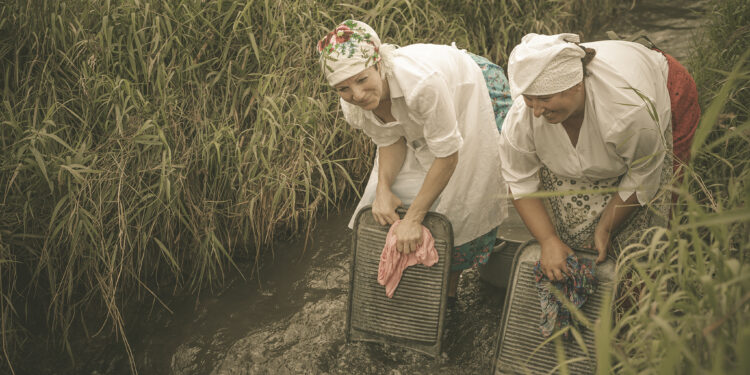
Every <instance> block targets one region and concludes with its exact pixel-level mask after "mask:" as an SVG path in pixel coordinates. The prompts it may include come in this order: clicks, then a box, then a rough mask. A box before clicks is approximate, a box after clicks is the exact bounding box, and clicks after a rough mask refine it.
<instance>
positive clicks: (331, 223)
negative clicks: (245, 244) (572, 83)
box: [29, 0, 710, 375]
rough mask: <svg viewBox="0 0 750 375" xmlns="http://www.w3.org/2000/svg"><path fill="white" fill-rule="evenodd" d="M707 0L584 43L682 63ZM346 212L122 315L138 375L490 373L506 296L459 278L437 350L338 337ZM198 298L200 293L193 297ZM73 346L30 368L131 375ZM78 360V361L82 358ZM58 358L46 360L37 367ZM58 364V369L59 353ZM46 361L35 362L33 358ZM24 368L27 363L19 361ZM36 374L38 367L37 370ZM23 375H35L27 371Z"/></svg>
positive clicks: (650, 9) (636, 20)
mask: <svg viewBox="0 0 750 375" xmlns="http://www.w3.org/2000/svg"><path fill="white" fill-rule="evenodd" d="M709 6H710V1H708V0H701V1H686V0H673V1H668V2H661V1H658V0H651V1H637V3H636V7H635V8H634V9H633V10H632V11H630V12H626V13H624V14H623V15H621V16H620V17H618V18H617V20H616V21H615V22H612V23H610V24H608V25H605V26H604V27H602V30H601V31H599V32H597V33H595V34H594V35H593V37H591V38H587V39H588V40H597V39H607V38H606V36H605V34H604V32H605V31H606V30H614V31H616V32H617V33H618V34H620V35H621V36H626V37H631V36H634V35H637V34H640V33H641V31H645V33H646V34H647V35H648V36H649V37H650V38H651V40H652V41H654V43H656V45H657V46H658V47H660V48H662V49H663V50H664V51H666V52H668V53H670V54H672V55H674V56H675V57H676V58H677V59H678V60H680V61H681V62H683V63H685V62H686V60H687V57H688V56H689V47H690V40H691V31H692V30H694V29H696V28H697V27H698V26H699V25H700V24H701V22H702V21H703V19H702V18H701V15H700V13H701V12H703V11H705V10H706V9H707V8H708V7H709ZM350 212H351V210H350V209H347V210H343V211H342V212H340V213H337V214H335V215H332V217H331V218H321V219H320V220H319V221H318V224H317V228H316V229H315V231H314V233H313V240H312V243H311V244H310V246H309V247H308V249H307V251H306V252H304V253H303V252H302V248H303V247H304V244H303V243H302V241H286V242H278V243H276V244H275V249H276V251H275V253H276V257H275V258H274V259H270V258H269V259H267V260H266V262H265V263H266V264H264V266H263V268H262V269H261V271H260V273H259V277H258V278H255V279H253V280H249V281H245V280H242V279H241V278H235V279H233V280H234V281H232V282H231V285H230V287H228V288H227V289H225V290H224V291H222V292H220V293H216V294H212V295H211V296H210V297H201V298H200V299H197V298H196V297H195V296H191V297H189V298H184V299H172V300H169V301H167V304H168V305H169V307H170V309H171V310H172V311H173V313H169V312H167V311H166V310H164V309H163V308H161V307H159V306H158V305H157V306H144V307H142V308H140V309H137V311H134V312H131V313H130V314H129V315H130V318H129V321H130V322H131V323H129V325H128V327H129V334H128V335H129V336H128V337H129V338H130V342H131V344H132V347H133V351H134V356H135V361H136V363H137V367H138V369H139V372H140V373H141V374H185V375H193V374H195V375H198V374H201V375H203V374H211V375H230V374H232V375H234V374H476V373H487V372H488V370H489V369H490V368H491V366H492V356H493V354H494V344H495V342H494V340H495V335H496V333H495V332H496V330H497V327H498V323H499V318H500V315H501V313H502V307H503V306H502V304H503V301H504V294H505V291H504V290H502V289H497V288H495V287H493V286H492V285H490V284H488V283H485V282H483V281H482V280H480V277H479V272H477V271H476V270H469V271H467V272H464V274H463V276H462V278H461V281H460V284H459V302H458V305H457V308H456V318H455V319H454V320H453V322H454V323H453V324H452V325H451V326H450V327H449V330H448V332H447V335H446V336H444V344H443V351H444V353H443V355H442V356H441V357H440V358H438V359H437V360H433V359H431V358H429V357H426V356H424V355H421V354H417V353H414V352H411V351H408V350H404V349H400V348H398V347H395V346H384V345H379V344H367V343H346V342H345V339H344V329H345V319H346V307H347V306H346V303H347V293H348V287H349V262H350V251H351V249H350V247H351V245H350V236H351V232H350V231H349V230H348V229H346V223H347V221H348V219H349V215H350ZM203 294H204V295H208V294H210V293H203ZM98 340H99V341H95V342H93V343H87V344H80V345H76V346H80V347H79V348H77V349H75V350H76V352H77V353H84V355H80V354H79V356H78V357H77V358H78V360H77V362H76V363H75V364H74V365H72V368H74V369H73V370H70V371H68V370H63V369H62V367H66V368H67V366H62V367H56V365H55V364H54V363H46V364H40V365H39V366H40V367H42V368H44V371H42V372H43V373H60V374H68V373H70V374H92V375H94V374H107V375H118V374H129V373H130V369H129V366H128V361H127V357H126V356H125V355H124V353H123V350H122V346H121V344H113V343H111V342H108V340H107V339H98ZM82 357H83V358H82ZM57 360H58V359H52V358H48V359H47V362H57ZM59 360H60V361H61V362H58V363H62V362H67V361H66V360H65V359H64V358H59ZM42 362H44V361H42ZM29 367H30V368H33V367H36V366H33V365H32V366H29ZM40 371H41V370H40ZM33 373H39V371H34V372H33Z"/></svg>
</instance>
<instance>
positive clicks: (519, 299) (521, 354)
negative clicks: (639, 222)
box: [493, 241, 616, 375]
mask: <svg viewBox="0 0 750 375" xmlns="http://www.w3.org/2000/svg"><path fill="white" fill-rule="evenodd" d="M540 254H541V247H540V246H539V243H537V242H536V241H529V242H527V243H525V244H523V245H521V247H519V249H518V251H517V252H516V256H515V259H514V261H513V262H514V264H513V271H512V273H511V281H510V285H509V289H508V294H507V295H506V299H505V308H504V312H503V317H502V321H501V322H500V328H499V329H498V338H497V351H496V353H495V361H494V370H493V373H494V374H497V375H499V374H548V373H556V372H557V370H555V368H557V369H558V370H559V367H557V366H558V365H559V363H558V360H557V355H556V353H555V342H554V340H553V341H550V342H549V343H547V344H546V345H544V346H541V347H540V345H541V344H542V343H543V342H544V341H545V340H546V339H545V338H544V337H543V336H542V334H541V332H540V330H539V321H540V317H541V313H542V311H541V305H540V301H539V294H538V293H537V288H536V281H534V272H533V268H534V264H535V263H536V262H537V261H538V260H539V255H540ZM576 254H577V255H578V257H579V258H586V259H592V260H593V259H596V253H594V252H592V251H588V250H580V249H578V250H576ZM595 275H596V278H597V279H598V283H599V285H598V287H597V291H596V293H595V294H594V295H593V296H592V297H590V298H589V299H588V301H586V303H585V304H584V305H583V306H582V307H581V311H582V312H583V314H584V315H585V316H586V318H587V319H589V321H592V322H594V321H596V319H597V317H598V316H599V312H600V310H601V308H602V301H603V300H604V297H605V296H606V295H609V296H610V297H611V296H613V295H614V292H615V283H616V281H615V267H614V261H613V260H612V259H608V260H606V261H605V262H603V263H602V264H599V265H596V268H595ZM611 300H612V299H610V301H611ZM581 335H582V336H583V341H584V343H585V345H586V348H587V350H588V354H586V353H585V352H584V351H583V350H582V349H581V347H580V346H579V344H578V343H577V342H576V341H575V340H571V341H565V340H562V342H563V345H564V348H565V358H566V359H567V360H568V363H567V366H568V370H569V373H570V374H594V373H596V350H595V347H594V332H593V330H592V329H585V328H584V329H583V332H581Z"/></svg>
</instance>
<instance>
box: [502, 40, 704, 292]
mask: <svg viewBox="0 0 750 375" xmlns="http://www.w3.org/2000/svg"><path fill="white" fill-rule="evenodd" d="M578 42H579V40H578V36H577V35H574V34H558V35H539V34H528V35H526V36H524V37H523V39H522V41H521V43H520V44H519V45H518V46H516V47H515V48H514V49H513V52H511V54H510V57H509V62H508V72H509V76H510V86H511V93H512V96H513V99H514V101H513V105H512V107H511V109H510V112H509V113H508V116H507V118H506V119H505V123H504V124H503V130H502V134H501V143H500V148H501V155H502V158H503V168H502V169H503V176H504V178H505V180H506V181H507V182H508V185H509V186H510V191H511V193H512V194H513V197H514V201H513V204H514V205H515V207H516V209H517V210H518V212H519V214H520V216H521V218H522V219H523V221H524V222H525V223H526V225H527V227H528V228H529V231H530V232H531V233H532V234H533V235H534V237H536V239H537V240H538V241H539V243H540V245H541V247H542V252H541V259H540V261H541V268H542V271H543V273H544V274H545V275H546V276H547V277H548V278H549V279H551V280H558V281H559V280H562V279H564V278H566V275H569V274H570V270H569V269H568V267H567V266H566V258H567V257H568V256H569V255H570V254H572V250H571V248H570V247H571V246H573V247H588V246H590V247H593V248H595V249H596V250H597V251H598V253H599V257H598V259H597V261H598V262H602V261H604V260H605V259H606V256H607V253H608V251H609V248H610V247H611V246H612V244H613V242H614V243H615V244H616V245H617V246H616V248H622V246H624V245H626V244H627V243H628V242H629V241H630V240H633V239H637V234H638V233H640V232H641V231H642V230H643V229H645V228H648V227H651V226H654V225H665V224H666V218H667V216H668V215H669V212H670V205H669V203H670V201H671V195H669V194H665V193H664V189H663V187H664V186H666V185H667V184H668V183H669V181H670V180H671V178H672V176H673V168H674V169H676V167H677V165H678V164H677V163H675V164H674V165H673V156H674V157H675V158H676V159H678V160H680V161H681V162H687V161H688V159H689V157H690V154H689V150H690V144H691V142H692V136H693V133H694V132H695V128H696V126H697V124H698V119H699V117H700V108H699V107H698V103H697V91H696V88H695V82H694V81H693V79H692V77H690V74H688V72H687V70H686V69H685V68H684V67H683V66H682V65H680V63H679V62H677V61H676V60H675V59H674V58H673V57H672V56H669V55H667V54H664V53H662V52H661V51H658V50H655V49H649V48H646V47H645V46H643V45H641V44H638V43H633V42H626V41H600V42H593V43H581V44H579V43H578ZM539 190H545V191H550V192H561V193H562V194H561V195H553V196H551V197H550V198H548V199H546V200H544V201H543V200H542V199H541V198H539V197H535V196H533V195H530V194H533V193H536V192H537V191H539ZM595 190H600V192H598V193H597V192H595ZM566 191H567V192H568V193H564V192H566ZM570 191H577V192H576V193H574V194H570V193H569V192H570ZM613 191H614V192H613ZM650 202H651V203H654V204H653V205H652V208H651V209H647V208H646V207H644V206H645V205H646V204H647V203H650Z"/></svg>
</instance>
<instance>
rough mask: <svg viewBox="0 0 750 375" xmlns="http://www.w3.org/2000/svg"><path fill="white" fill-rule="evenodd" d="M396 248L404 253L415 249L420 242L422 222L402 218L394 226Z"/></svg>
mask: <svg viewBox="0 0 750 375" xmlns="http://www.w3.org/2000/svg"><path fill="white" fill-rule="evenodd" d="M396 238H397V242H396V249H397V250H398V251H399V252H401V253H404V254H409V253H411V252H413V251H417V248H419V245H420V244H422V224H421V223H418V222H417V221H416V220H410V219H403V220H401V223H399V225H398V227H397V228H396Z"/></svg>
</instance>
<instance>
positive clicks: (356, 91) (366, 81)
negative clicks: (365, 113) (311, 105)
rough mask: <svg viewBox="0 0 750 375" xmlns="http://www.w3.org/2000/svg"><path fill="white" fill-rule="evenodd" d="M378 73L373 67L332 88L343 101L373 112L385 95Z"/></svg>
mask: <svg viewBox="0 0 750 375" xmlns="http://www.w3.org/2000/svg"><path fill="white" fill-rule="evenodd" d="M384 87H385V85H384V84H383V80H382V79H381V78H380V72H379V71H378V69H377V68H376V66H375V65H373V66H371V67H369V68H367V69H365V70H363V71H362V72H360V73H359V74H355V75H353V76H351V77H349V78H347V79H345V80H343V81H341V83H339V84H337V85H336V86H334V88H335V89H336V92H337V93H338V94H339V95H340V96H341V98H342V99H344V101H346V102H347V103H351V104H354V105H357V106H360V107H361V108H362V109H365V110H370V111H372V110H374V109H375V108H377V107H378V105H379V104H380V100H381V99H382V98H383V97H385V96H386V95H387V93H386V92H385V89H384Z"/></svg>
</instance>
